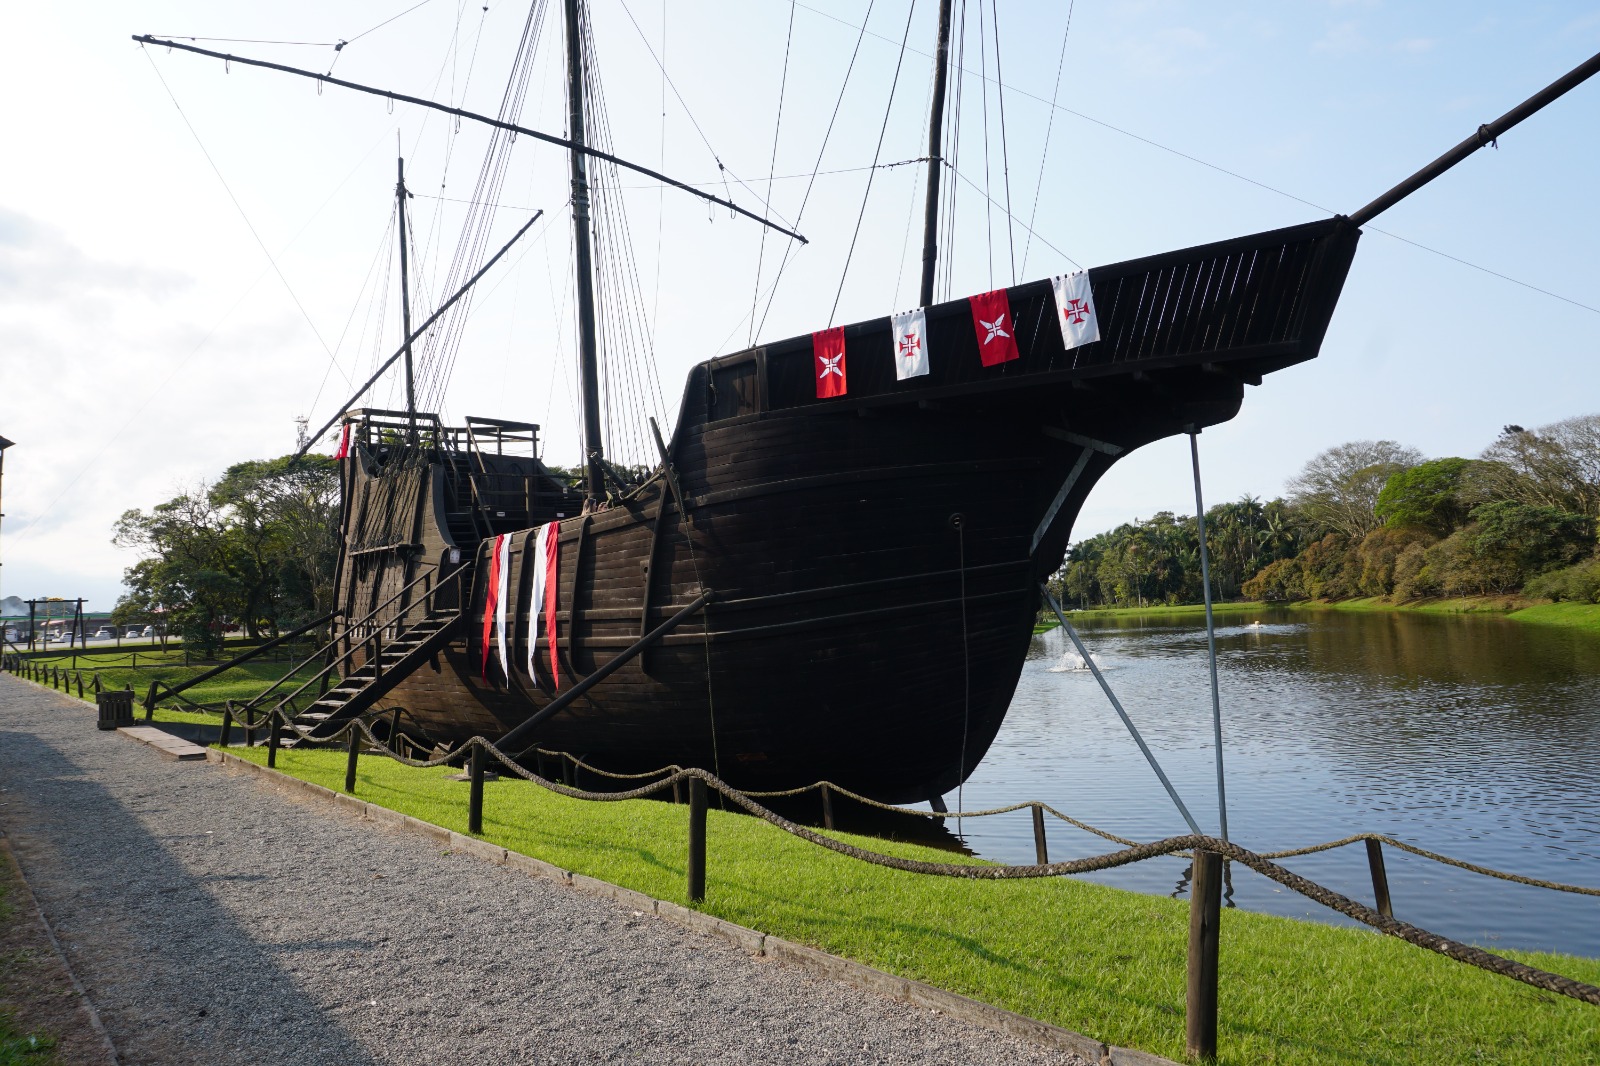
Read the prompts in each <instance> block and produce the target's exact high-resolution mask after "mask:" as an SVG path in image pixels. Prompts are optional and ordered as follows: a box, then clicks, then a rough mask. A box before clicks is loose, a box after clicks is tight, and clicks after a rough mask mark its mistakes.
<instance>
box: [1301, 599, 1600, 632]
mask: <svg viewBox="0 0 1600 1066" xmlns="http://www.w3.org/2000/svg"><path fill="white" fill-rule="evenodd" d="M1289 606H1291V607H1292V608H1293V609H1295V610H1311V611H1416V612H1421V613H1423V614H1498V615H1502V616H1504V617H1506V618H1509V619H1511V620H1512V621H1513V622H1526V623H1529V624H1531V625H1545V626H1561V627H1564V628H1569V629H1589V630H1596V631H1600V604H1596V603H1532V602H1530V601H1528V600H1526V599H1523V598H1522V597H1521V596H1516V595H1506V596H1456V597H1452V598H1448V599H1434V600H1416V601H1412V602H1410V603H1391V602H1389V601H1388V600H1386V599H1384V598H1383V597H1381V596H1366V597H1361V598H1358V599H1349V600H1333V601H1329V600H1307V601H1304V602H1301V603H1295V604H1290V605H1289Z"/></svg>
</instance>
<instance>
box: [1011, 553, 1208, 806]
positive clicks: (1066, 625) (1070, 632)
mask: <svg viewBox="0 0 1600 1066" xmlns="http://www.w3.org/2000/svg"><path fill="white" fill-rule="evenodd" d="M1039 591H1040V593H1042V594H1043V595H1044V601H1045V602H1046V603H1048V604H1049V605H1050V609H1051V610H1052V611H1054V612H1055V613H1056V620H1057V621H1058V622H1060V623H1061V628H1062V630H1063V631H1065V632H1066V634H1067V636H1068V637H1069V638H1070V639H1071V641H1072V646H1073V647H1074V648H1077V649H1078V654H1079V655H1081V656H1082V657H1083V662H1084V665H1085V666H1087V667H1088V668H1089V672H1090V673H1091V674H1093V675H1094V679H1095V680H1096V681H1098V682H1100V690H1101V691H1102V692H1104V693H1105V694H1106V699H1108V700H1110V701H1111V706H1112V708H1113V709H1114V710H1115V711H1116V712H1117V717H1118V718H1121V719H1122V724H1123V725H1124V726H1126V727H1127V730H1128V735H1129V736H1131V737H1133V742H1134V743H1135V744H1137V745H1139V750H1140V751H1141V752H1143V753H1144V759H1145V762H1147V763H1149V764H1150V769H1152V770H1154V771H1155V772H1156V777H1158V778H1159V779H1160V780H1161V787H1162V788H1164V789H1166V790H1167V795H1168V796H1170V797H1172V802H1173V803H1174V804H1176V805H1177V808H1178V813H1179V814H1181V815H1183V820H1184V821H1185V822H1187V823H1188V825H1189V829H1190V831H1191V832H1193V833H1194V834H1195V835H1196V836H1204V835H1205V834H1204V832H1202V831H1201V829H1200V825H1199V823H1197V822H1196V821H1195V820H1194V815H1192V814H1190V813H1189V808H1188V807H1187V806H1185V805H1184V802H1183V800H1182V799H1180V798H1179V797H1178V790H1177V789H1176V788H1173V787H1172V781H1171V780H1170V779H1168V777H1167V772H1166V771H1165V770H1163V769H1161V764H1160V763H1159V762H1157V761H1156V756H1155V752H1153V751H1151V750H1150V745H1148V744H1146V743H1145V742H1144V737H1142V736H1140V735H1139V730H1138V728H1137V727H1136V726H1135V725H1134V724H1133V719H1132V718H1129V717H1128V712H1127V711H1125V710H1123V709H1122V701H1121V700H1119V699H1117V694H1116V693H1114V692H1112V691H1111V685H1110V684H1108V683H1107V682H1106V676H1105V675H1104V674H1102V673H1101V672H1100V667H1098V666H1097V665H1095V661H1094V659H1093V658H1092V657H1090V655H1089V649H1088V648H1086V647H1084V646H1083V641H1082V640H1081V639H1079V637H1078V631H1077V630H1076V629H1073V628H1072V623H1071V622H1069V621H1067V616H1066V614H1065V613H1063V612H1062V610H1061V605H1060V604H1059V603H1057V602H1056V598H1055V597H1054V596H1052V595H1050V590H1049V589H1047V588H1045V587H1044V585H1042V584H1041V585H1040V586H1039Z"/></svg>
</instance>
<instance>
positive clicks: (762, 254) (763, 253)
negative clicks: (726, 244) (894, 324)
mask: <svg viewBox="0 0 1600 1066" xmlns="http://www.w3.org/2000/svg"><path fill="white" fill-rule="evenodd" d="M913 6H915V0H913ZM794 10H795V5H794V0H790V3H789V30H788V33H787V34H786V35H785V36H784V39H783V73H782V74H781V75H780V76H779V78H778V114H777V117H776V118H775V119H774V120H773V123H772V157H771V159H769V160H768V161H767V195H766V198H765V199H763V200H762V201H761V209H762V210H763V211H771V209H772V175H773V172H774V171H776V170H777V169H778V133H779V131H780V130H782V129H783V100H784V94H785V92H786V90H787V89H788V87H789V49H790V46H791V45H792V44H793V43H794ZM890 96H891V100H892V98H893V94H892V93H891V94H890ZM874 162H876V160H874ZM766 257H767V227H765V226H762V227H761V245H760V247H759V248H758V249H757V250H756V279H755V282H754V283H753V284H752V285H751V286H750V336H749V338H748V340H747V342H746V343H748V344H749V345H750V346H751V347H754V346H755V343H756V301H757V300H759V299H761V268H762V266H763V264H764V263H765V262H766Z"/></svg>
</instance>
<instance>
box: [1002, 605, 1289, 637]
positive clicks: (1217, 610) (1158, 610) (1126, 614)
mask: <svg viewBox="0 0 1600 1066" xmlns="http://www.w3.org/2000/svg"><path fill="white" fill-rule="evenodd" d="M1047 606H1048V605H1047ZM1267 606H1268V605H1267V604H1265V603H1261V602H1259V601H1257V600H1245V601H1243V602H1241V603H1213V604H1212V605H1211V613H1212V614H1235V613H1238V612H1240V611H1259V610H1263V609H1264V608H1266V607H1267ZM1062 609H1063V610H1065V611H1066V612H1067V616H1068V617H1069V618H1144V617H1146V616H1151V615H1154V616H1157V617H1165V616H1169V615H1191V614H1192V615H1199V616H1200V617H1201V618H1204V617H1205V614H1206V605H1205V604H1203V603H1180V604H1152V605H1151V606H1149V607H1092V608H1090V609H1089V610H1087V611H1083V610H1078V609H1075V608H1068V607H1067V606H1066V605H1065V604H1063V605H1062ZM1059 624H1060V623H1059V622H1057V621H1056V618H1055V612H1053V611H1052V612H1050V613H1049V614H1048V615H1047V616H1046V617H1045V618H1043V619H1042V620H1040V621H1039V622H1038V623H1037V624H1036V625H1035V626H1034V627H1033V631H1034V632H1035V633H1044V632H1048V631H1049V630H1052V629H1054V628H1056V626H1058V625H1059Z"/></svg>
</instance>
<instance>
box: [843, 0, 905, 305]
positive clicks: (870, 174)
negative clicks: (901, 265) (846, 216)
mask: <svg viewBox="0 0 1600 1066" xmlns="http://www.w3.org/2000/svg"><path fill="white" fill-rule="evenodd" d="M916 12H917V0H911V5H910V6H909V7H908V8H906V29H905V33H904V34H903V35H902V37H901V40H900V58H899V59H897V60H896V61H895V64H894V80H892V81H891V82H890V83H889V102H888V103H887V104H885V105H884V108H883V125H882V126H881V127H879V129H878V146H877V147H876V148H874V149H873V151H872V168H871V169H870V170H868V171H867V187H866V189H865V190H864V191H863V192H862V193H861V210H860V212H859V213H857V215H856V228H855V231H854V232H852V233H851V234H850V248H849V250H848V251H846V252H845V256H844V269H843V270H841V271H840V272H839V288H838V291H836V292H835V293H834V294H833V307H832V308H831V309H830V310H829V311H828V325H829V326H830V327H831V326H832V325H833V319H834V316H835V315H837V314H838V313H839V298H840V297H842V296H843V295H844V282H845V279H846V278H847V277H849V276H850V261H851V260H852V259H853V258H855V254H856V240H857V238H859V237H860V236H861V222H862V220H863V219H864V218H866V217H867V200H868V199H869V198H871V196H872V179H873V178H875V177H877V174H878V157H879V156H880V155H882V154H883V138H884V136H885V135H886V134H887V133H888V132H889V116H890V115H891V114H893V112H894V94H895V90H896V89H898V88H899V87H900V68H901V66H902V65H903V64H904V63H905V58H906V50H905V43H906V41H909V40H910V39H911V18H912V16H913V15H915V14H916Z"/></svg>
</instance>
